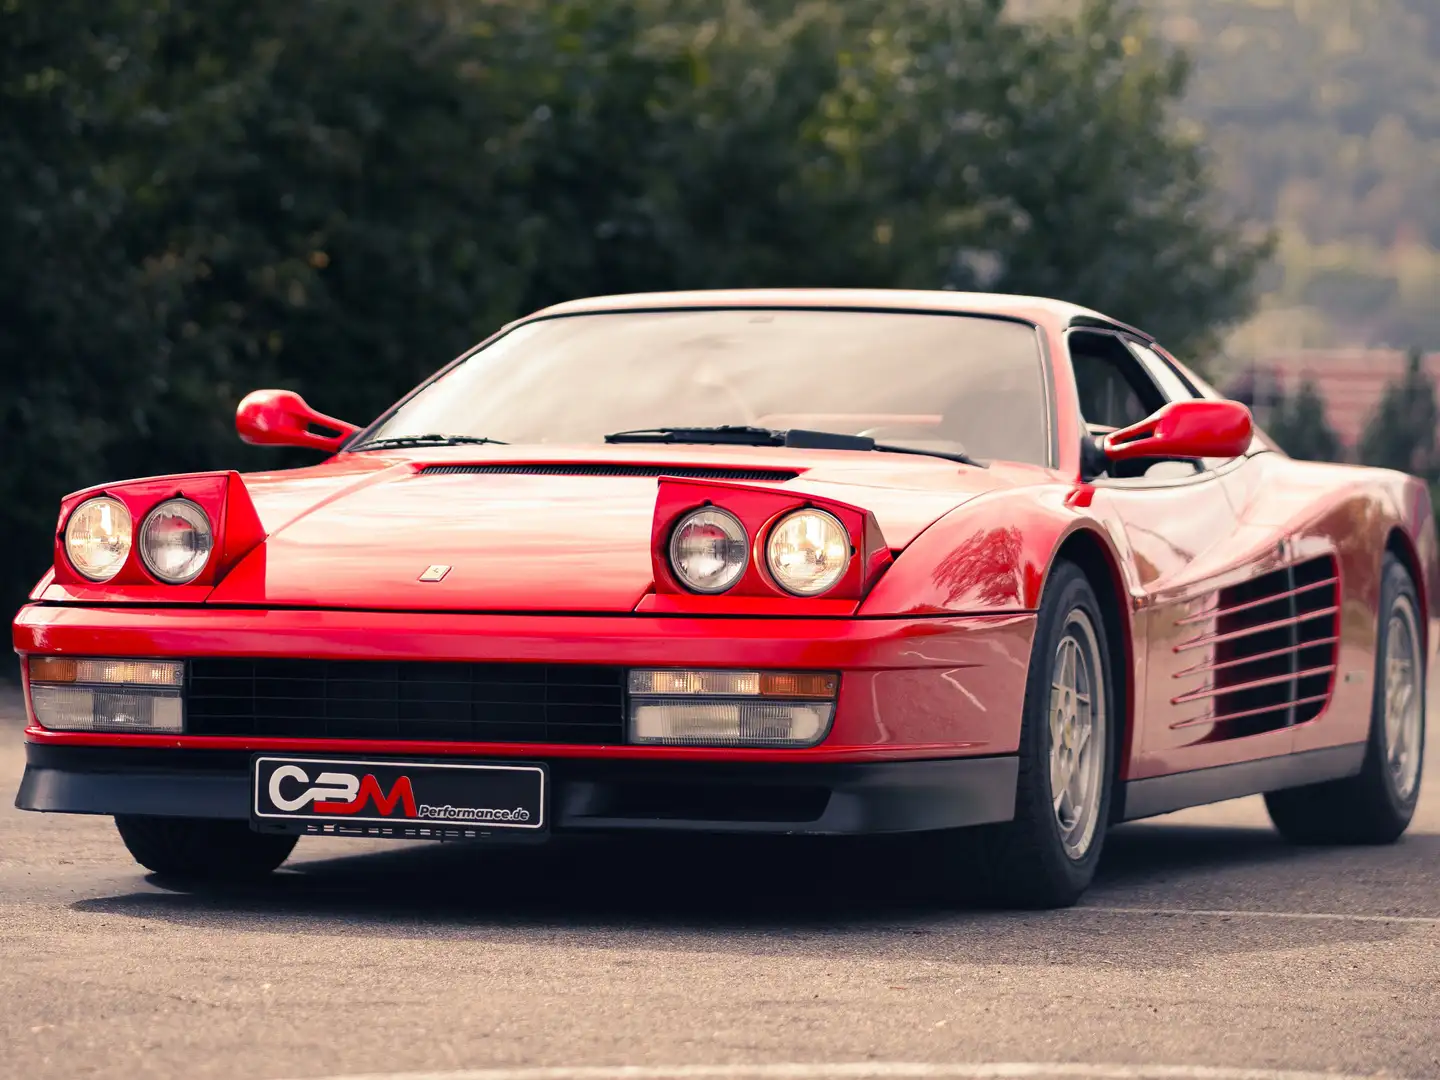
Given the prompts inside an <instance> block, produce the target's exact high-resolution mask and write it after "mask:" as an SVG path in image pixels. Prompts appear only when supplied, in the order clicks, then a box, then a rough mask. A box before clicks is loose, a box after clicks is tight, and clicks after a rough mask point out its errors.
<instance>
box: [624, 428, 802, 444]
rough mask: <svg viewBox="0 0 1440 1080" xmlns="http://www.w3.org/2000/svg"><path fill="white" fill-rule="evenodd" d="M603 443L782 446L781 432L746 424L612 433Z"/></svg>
mask: <svg viewBox="0 0 1440 1080" xmlns="http://www.w3.org/2000/svg"><path fill="white" fill-rule="evenodd" d="M605 441H606V442H607V443H715V444H717V445H723V446H729V445H735V446H784V445H785V432H783V431H777V430H775V429H774V428H768V427H750V426H748V425H746V424H722V425H721V426H720V427H658V428H636V429H635V430H633V431H616V432H614V433H613V434H610V435H606V436H605Z"/></svg>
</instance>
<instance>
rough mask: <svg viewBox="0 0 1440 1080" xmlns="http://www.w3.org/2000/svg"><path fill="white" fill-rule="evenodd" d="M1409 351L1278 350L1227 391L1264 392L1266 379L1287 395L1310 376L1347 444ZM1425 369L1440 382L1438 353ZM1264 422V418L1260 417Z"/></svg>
mask: <svg viewBox="0 0 1440 1080" xmlns="http://www.w3.org/2000/svg"><path fill="white" fill-rule="evenodd" d="M1407 356H1408V354H1407V353H1405V352H1404V351H1402V350H1399V349H1313V350H1298V351H1296V352H1292V353H1277V354H1273V355H1270V356H1266V357H1263V358H1261V359H1259V360H1257V361H1256V362H1255V363H1254V364H1252V365H1249V366H1247V367H1246V368H1245V369H1244V370H1243V371H1241V372H1239V373H1237V374H1236V375H1234V376H1233V377H1232V378H1231V379H1230V380H1229V381H1228V382H1227V383H1226V393H1229V394H1234V395H1237V396H1242V397H1244V396H1248V395H1247V394H1246V391H1248V390H1249V389H1250V387H1252V386H1253V387H1254V388H1255V391H1260V392H1263V385H1264V384H1265V382H1267V381H1270V380H1273V381H1271V385H1272V386H1274V385H1277V384H1278V387H1279V388H1280V389H1281V390H1283V391H1284V392H1285V393H1286V394H1287V395H1288V394H1293V393H1294V392H1295V391H1296V390H1298V389H1299V387H1300V383H1301V380H1303V379H1304V378H1306V377H1309V378H1310V379H1311V380H1312V381H1313V382H1314V383H1315V385H1316V387H1317V388H1318V389H1319V391H1320V395H1321V397H1323V398H1324V399H1325V412H1326V416H1327V418H1328V419H1329V421H1330V426H1331V427H1332V428H1334V429H1335V434H1336V435H1338V436H1339V438H1340V441H1341V442H1343V443H1344V444H1345V445H1346V446H1349V447H1354V445H1355V444H1356V443H1357V442H1358V441H1359V439H1360V433H1361V432H1362V431H1363V430H1364V429H1365V425H1366V423H1368V422H1369V420H1370V417H1371V415H1372V414H1373V413H1374V411H1375V407H1376V406H1377V405H1378V404H1379V403H1380V396H1381V395H1382V394H1383V393H1384V392H1385V387H1386V385H1387V384H1388V383H1391V382H1393V381H1395V380H1396V379H1399V378H1401V377H1402V376H1403V375H1404V374H1405V368H1406V365H1407V363H1408V359H1407ZM1424 366H1425V370H1426V371H1427V372H1428V373H1429V374H1430V377H1431V378H1432V379H1435V380H1436V382H1437V383H1440V353H1429V354H1428V355H1426V357H1425V362H1424ZM1255 391H1252V393H1253V392H1255ZM1262 422H1263V421H1262Z"/></svg>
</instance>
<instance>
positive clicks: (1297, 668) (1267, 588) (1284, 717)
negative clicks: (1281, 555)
mask: <svg viewBox="0 0 1440 1080" xmlns="http://www.w3.org/2000/svg"><path fill="white" fill-rule="evenodd" d="M1339 586H1340V581H1339V572H1338V568H1337V566H1336V563H1335V560H1334V558H1332V557H1331V556H1328V555H1327V556H1322V557H1320V558H1317V559H1309V560H1306V561H1305V562H1300V563H1296V564H1294V565H1293V566H1287V567H1285V568H1284V569H1281V570H1274V571H1271V572H1270V573H1268V574H1263V575H1261V576H1260V577H1256V578H1252V579H1251V580H1249V581H1246V582H1242V583H1241V584H1239V585H1232V586H1230V587H1229V588H1226V589H1221V590H1220V591H1219V592H1218V593H1217V594H1216V596H1215V599H1214V601H1213V602H1212V603H1211V605H1209V606H1208V607H1207V608H1206V609H1205V610H1204V611H1201V612H1197V613H1196V614H1193V615H1188V616H1186V617H1185V618H1182V619H1180V620H1179V624H1180V625H1181V626H1182V627H1187V628H1188V627H1194V628H1196V629H1198V630H1200V631H1201V633H1200V634H1199V635H1198V636H1195V637H1192V638H1190V639H1188V640H1186V641H1183V642H1182V643H1181V644H1179V645H1177V646H1176V647H1175V651H1176V652H1177V653H1181V654H1185V653H1193V654H1194V655H1195V657H1196V661H1197V662H1196V663H1195V664H1194V665H1192V666H1190V667H1187V668H1186V669H1185V670H1183V671H1180V672H1177V673H1176V675H1175V678H1177V679H1187V678H1188V679H1199V680H1200V681H1201V685H1200V686H1199V687H1197V688H1196V689H1194V690H1191V691H1189V692H1187V693H1182V694H1180V695H1178V696H1177V697H1175V698H1172V699H1171V703H1172V704H1175V705H1185V704H1188V703H1192V702H1193V703H1194V704H1195V705H1196V706H1197V708H1198V709H1199V710H1201V711H1200V714H1199V715H1197V716H1194V717H1192V718H1189V719H1185V720H1181V721H1179V722H1178V723H1176V724H1175V725H1173V726H1175V727H1189V726H1191V725H1195V724H1206V723H1215V724H1219V725H1222V737H1226V738H1233V737H1238V736H1244V735H1254V734H1258V733H1259V732H1262V731H1272V730H1275V729H1277V728H1282V727H1288V726H1290V725H1292V724H1303V723H1305V722H1306V721H1307V720H1313V719H1315V717H1317V716H1319V715H1320V713H1321V712H1322V711H1323V710H1324V708H1325V706H1326V705H1327V704H1328V703H1329V701H1330V695H1331V692H1332V690H1333V686H1334V678H1335V669H1336V650H1337V648H1338V645H1339V640H1340V630H1339V625H1340V624H1339V614H1340V597H1339Z"/></svg>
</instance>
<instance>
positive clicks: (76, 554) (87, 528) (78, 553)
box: [65, 496, 134, 581]
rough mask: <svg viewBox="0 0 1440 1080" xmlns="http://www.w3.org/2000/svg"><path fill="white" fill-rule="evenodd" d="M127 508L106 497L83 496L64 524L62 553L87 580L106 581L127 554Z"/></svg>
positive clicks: (129, 530)
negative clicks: (82, 500)
mask: <svg viewBox="0 0 1440 1080" xmlns="http://www.w3.org/2000/svg"><path fill="white" fill-rule="evenodd" d="M133 533H134V528H133V524H132V522H131V520H130V511H129V510H127V509H125V504H124V503H122V502H120V501H119V500H118V499H112V498H110V497H109V496H101V497H100V498H97V499H86V500H85V501H84V502H83V503H81V504H80V505H79V506H77V507H76V508H75V512H74V513H73V514H71V515H70V520H69V521H67V522H66V523H65V554H66V556H68V557H69V559H70V565H71V566H73V567H75V569H76V571H77V572H78V573H80V574H81V575H82V576H83V577H87V578H89V579H90V580H91V581H109V580H110V579H111V578H113V577H114V576H115V575H116V574H118V573H119V572H120V568H121V567H122V566H124V565H125V560H126V559H127V558H128V557H129V555H130V542H131V538H132V536H133Z"/></svg>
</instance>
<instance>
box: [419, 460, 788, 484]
mask: <svg viewBox="0 0 1440 1080" xmlns="http://www.w3.org/2000/svg"><path fill="white" fill-rule="evenodd" d="M420 471H421V472H422V473H424V474H425V475H427V476H435V475H442V476H456V475H460V474H462V473H498V474H501V475H505V476H640V477H644V476H680V477H684V478H685V479H687V480H756V481H761V482H765V483H774V484H781V483H784V482H785V481H786V480H794V479H795V478H796V477H797V476H799V475H800V474H799V473H798V472H795V471H794V470H792V469H723V468H718V469H717V468H701V467H698V466H692V465H607V464H598V463H597V464H590V463H577V464H572V465H543V464H542V465H426V466H425V467H424V468H423V469H421V470H420Z"/></svg>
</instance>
